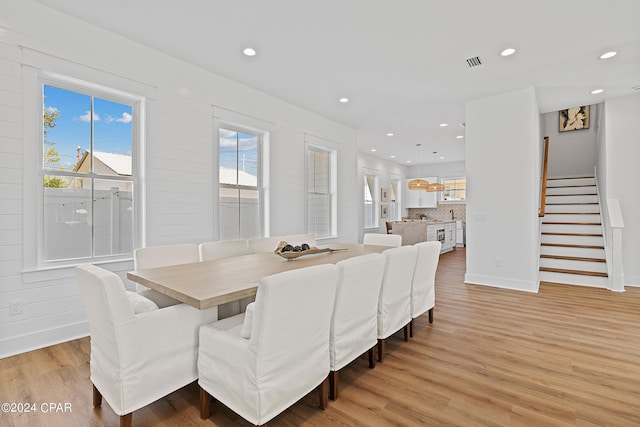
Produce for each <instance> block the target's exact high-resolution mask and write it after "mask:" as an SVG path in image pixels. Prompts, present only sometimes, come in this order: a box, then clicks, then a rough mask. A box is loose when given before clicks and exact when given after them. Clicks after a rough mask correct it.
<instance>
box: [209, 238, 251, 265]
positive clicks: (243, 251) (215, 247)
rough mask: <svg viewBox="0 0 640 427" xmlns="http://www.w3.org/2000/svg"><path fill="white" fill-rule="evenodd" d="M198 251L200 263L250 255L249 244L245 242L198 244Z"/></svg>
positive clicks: (225, 241)
mask: <svg viewBox="0 0 640 427" xmlns="http://www.w3.org/2000/svg"><path fill="white" fill-rule="evenodd" d="M198 249H199V251H200V261H210V260H214V259H223V258H229V257H232V256H241V255H249V254H250V253H251V251H250V250H249V242H248V241H246V240H221V241H217V242H206V243H200V245H199V246H198Z"/></svg>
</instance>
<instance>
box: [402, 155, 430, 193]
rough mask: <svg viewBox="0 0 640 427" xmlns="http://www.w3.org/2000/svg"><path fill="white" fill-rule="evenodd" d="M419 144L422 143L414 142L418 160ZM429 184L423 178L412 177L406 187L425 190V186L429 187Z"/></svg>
mask: <svg viewBox="0 0 640 427" xmlns="http://www.w3.org/2000/svg"><path fill="white" fill-rule="evenodd" d="M421 145H422V144H416V147H418V161H420V146H421ZM430 185H431V184H429V181H425V180H424V179H420V178H416V179H412V180H411V181H409V182H408V183H407V187H408V188H409V190H427V188H429V186H430ZM427 191H428V190H427Z"/></svg>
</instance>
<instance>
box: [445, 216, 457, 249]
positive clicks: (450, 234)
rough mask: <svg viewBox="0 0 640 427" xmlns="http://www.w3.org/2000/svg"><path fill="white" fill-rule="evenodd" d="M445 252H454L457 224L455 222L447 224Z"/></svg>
mask: <svg viewBox="0 0 640 427" xmlns="http://www.w3.org/2000/svg"><path fill="white" fill-rule="evenodd" d="M442 246H443V248H442V249H443V252H447V251H450V250H453V248H454V247H455V246H456V223H455V222H447V223H446V224H445V225H444V244H443V245H442Z"/></svg>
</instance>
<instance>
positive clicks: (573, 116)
mask: <svg viewBox="0 0 640 427" xmlns="http://www.w3.org/2000/svg"><path fill="white" fill-rule="evenodd" d="M558 115H559V118H560V127H559V129H560V132H566V131H569V130H579V129H589V106H588V105H583V106H582V107H572V108H567V109H566V110H560V111H559V112H558Z"/></svg>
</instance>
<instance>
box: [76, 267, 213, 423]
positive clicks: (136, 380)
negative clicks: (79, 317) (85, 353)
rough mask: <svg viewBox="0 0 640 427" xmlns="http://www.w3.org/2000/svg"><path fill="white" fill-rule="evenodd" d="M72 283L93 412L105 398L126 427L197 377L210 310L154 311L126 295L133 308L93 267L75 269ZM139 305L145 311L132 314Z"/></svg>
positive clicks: (115, 279)
mask: <svg viewBox="0 0 640 427" xmlns="http://www.w3.org/2000/svg"><path fill="white" fill-rule="evenodd" d="M76 278H77V281H78V287H79V289H80V296H81V298H82V302H83V304H84V307H85V310H86V313H87V318H88V319H89V331H90V333H91V361H90V371H91V382H92V383H93V406H94V407H99V406H101V404H102V398H103V397H104V399H105V400H106V401H107V403H108V404H109V406H110V407H111V408H112V409H113V411H114V412H115V413H116V414H118V415H119V416H120V425H121V426H130V425H131V422H132V413H133V411H135V410H137V409H140V408H142V407H143V406H146V405H148V404H150V403H152V402H154V401H156V400H158V399H160V398H162V397H164V396H166V395H168V394H169V393H172V392H174V391H175V390H177V389H179V388H181V387H184V386H185V385H187V384H189V383H191V382H193V381H194V380H196V379H197V378H198V371H197V365H196V359H197V356H198V329H199V328H200V326H201V325H203V324H206V323H210V322H213V321H215V320H216V318H217V310H216V308H215V307H214V308H211V309H208V310H198V309H196V308H193V307H191V306H188V305H186V304H178V305H173V306H170V307H166V308H161V309H158V307H157V306H155V305H154V303H153V302H151V301H150V300H146V299H145V298H144V297H142V296H140V295H139V294H136V293H135V292H130V293H129V297H133V298H132V299H133V300H134V301H132V302H135V303H137V305H135V306H134V305H132V304H131V303H130V298H129V297H128V295H127V292H126V291H125V288H124V285H123V284H122V280H121V279H120V277H119V276H117V275H116V274H114V273H112V272H110V271H107V270H105V269H102V268H100V267H96V266H94V265H89V264H85V265H80V266H78V267H76ZM142 305H144V306H146V310H148V311H144V310H143V311H142V312H139V313H136V312H135V311H134V307H136V308H138V307H140V306H142ZM136 311H140V310H136Z"/></svg>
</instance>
